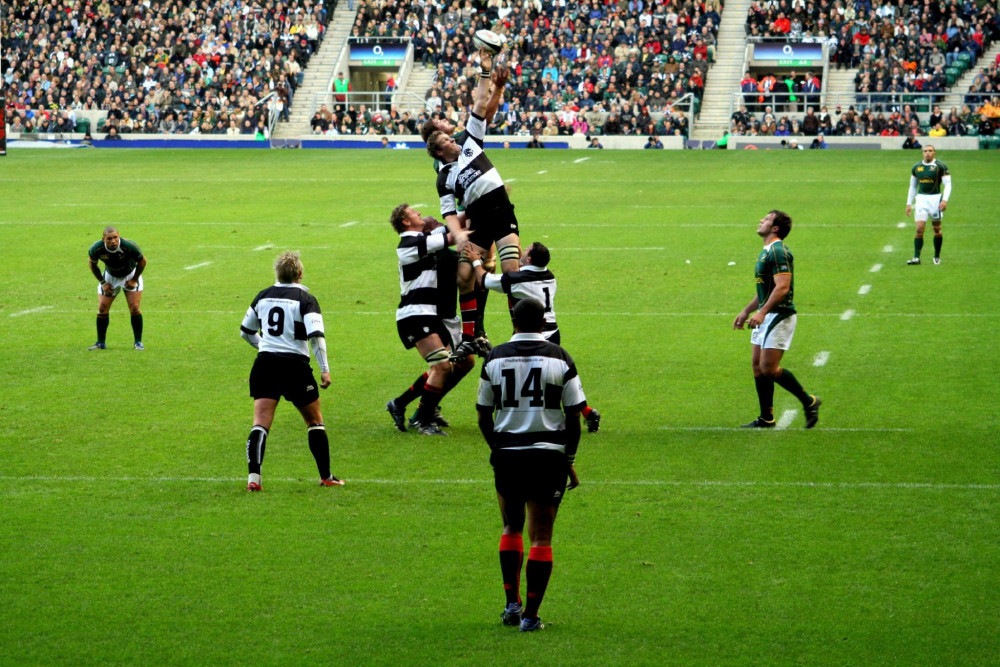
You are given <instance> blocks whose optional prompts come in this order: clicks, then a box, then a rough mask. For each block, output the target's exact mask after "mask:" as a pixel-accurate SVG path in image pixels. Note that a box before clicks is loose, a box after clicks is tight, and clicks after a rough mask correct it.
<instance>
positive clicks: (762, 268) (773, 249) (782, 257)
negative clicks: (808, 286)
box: [753, 239, 795, 314]
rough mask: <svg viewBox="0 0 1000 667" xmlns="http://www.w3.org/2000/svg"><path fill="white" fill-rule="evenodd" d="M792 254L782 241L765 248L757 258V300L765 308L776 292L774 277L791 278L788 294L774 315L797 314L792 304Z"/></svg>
mask: <svg viewBox="0 0 1000 667" xmlns="http://www.w3.org/2000/svg"><path fill="white" fill-rule="evenodd" d="M792 262H793V260H792V253H791V252H789V251H788V248H786V247H785V242H784V241H782V240H781V239H778V240H777V241H774V242H773V243H771V244H770V245H766V246H764V249H763V250H761V251H760V254H759V255H758V256H757V264H756V265H755V266H754V268H753V275H754V278H755V279H756V282H757V300H758V301H759V302H760V304H759V305H761V306H763V305H764V303H765V302H767V298H768V297H769V296H771V292H772V291H774V277H775V276H777V275H781V274H787V275H788V276H789V277H790V278H791V284H790V285H789V287H788V294H786V295H785V298H783V299H782V300H781V301H780V302H779V303H778V305H777V306H775V307H774V309H773V310H772V311H771V312H773V313H784V314H792V313H794V312H795V304H793V303H792V293H793V292H794V291H795V277H794V274H793V268H792Z"/></svg>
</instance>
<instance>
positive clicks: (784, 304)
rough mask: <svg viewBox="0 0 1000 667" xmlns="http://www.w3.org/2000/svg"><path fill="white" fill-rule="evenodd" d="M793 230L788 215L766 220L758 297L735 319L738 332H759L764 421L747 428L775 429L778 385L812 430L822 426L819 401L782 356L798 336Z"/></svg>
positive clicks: (756, 359) (761, 230)
mask: <svg viewBox="0 0 1000 667" xmlns="http://www.w3.org/2000/svg"><path fill="white" fill-rule="evenodd" d="M791 231H792V219H791V218H790V217H789V216H788V214H787V213H785V212H783V211H777V210H773V211H769V212H768V214H767V215H765V216H764V217H763V218H761V220H760V224H759V225H758V226H757V234H758V236H760V237H761V238H763V239H764V249H763V250H761V251H760V255H758V256H757V265H756V266H755V267H754V279H755V280H756V282H757V296H755V297H754V298H753V300H752V301H751V302H750V303H748V304H747V305H746V307H745V308H744V309H743V310H742V311H740V314H739V315H737V316H736V319H735V320H733V328H734V329H742V328H743V325H744V324H746V325H747V326H749V327H750V328H751V329H753V333H752V335H751V336H750V343H751V345H753V378H754V384H755V385H756V387H757V400H758V401H759V403H760V416H758V417H757V418H756V419H754V420H753V421H752V422H750V423H749V424H744V425H743V426H744V427H746V428H774V425H775V424H774V383H775V382H777V383H778V384H779V385H781V387H782V388H783V389H785V390H787V391H788V392H790V393H791V394H792V395H793V396H795V398H797V399H799V401H801V402H802V408H803V410H804V411H805V415H806V428H812V427H813V426H815V425H816V422H817V421H819V406H820V405H821V404H822V403H821V401H820V400H819V397H818V396H811V395H810V394H807V393H806V391H805V389H803V388H802V385H801V384H799V381H798V380H796V379H795V376H794V375H792V373H791V371H788V370H786V369H784V368H782V367H781V357H782V355H783V354H784V353H785V350H787V349H788V348H789V347H790V346H791V344H792V337H793V336H794V335H795V321H796V314H795V305H794V304H793V303H792V296H793V293H794V279H793V273H794V269H793V260H792V253H791V252H789V250H788V248H786V247H785V242H784V239H785V238H787V237H788V234H789V233H790V232H791ZM755 310H756V311H757V312H754V311H755ZM751 313H753V315H751Z"/></svg>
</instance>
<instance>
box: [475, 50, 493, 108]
mask: <svg viewBox="0 0 1000 667" xmlns="http://www.w3.org/2000/svg"><path fill="white" fill-rule="evenodd" d="M492 77H493V54H491V53H490V52H489V51H487V50H486V49H479V85H478V86H476V92H475V94H474V96H473V105H472V113H473V114H474V115H476V116H479V117H480V118H485V117H486V110H487V106H488V105H489V101H490V84H491V82H492V80H493V79H492Z"/></svg>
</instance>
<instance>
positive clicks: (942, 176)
mask: <svg viewBox="0 0 1000 667" xmlns="http://www.w3.org/2000/svg"><path fill="white" fill-rule="evenodd" d="M936 155H937V152H936V151H935V150H934V147H933V146H924V159H923V161H921V162H918V163H917V164H915V165H913V169H912V170H910V191H909V193H908V194H907V196H906V217H910V213H913V220H914V222H916V223H917V236H916V238H914V239H913V259H910V260H908V261H907V262H906V263H907V264H909V265H911V266H912V265H914V264H920V251H921V250H922V249H923V247H924V227H926V225H927V218H930V219H931V226H932V227H933V228H934V263H935V264H940V263H941V244H942V243H943V242H944V237H943V236H941V218H943V217H944V210H945V209H946V208H948V198H949V197H950V196H951V174H949V173H948V166H947V165H946V164H945V163H944V162H941V161H940V160H938V159H936V158H935V156H936ZM914 205H915V206H916V208H915V209H914Z"/></svg>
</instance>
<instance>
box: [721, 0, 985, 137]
mask: <svg viewBox="0 0 1000 667" xmlns="http://www.w3.org/2000/svg"><path fill="white" fill-rule="evenodd" d="M746 32H747V35H748V39H750V40H751V41H757V40H764V39H769V38H770V39H773V38H780V39H790V40H794V41H802V42H818V43H825V44H827V46H828V53H829V54H830V63H831V65H833V66H836V67H837V68H838V69H839V68H841V67H848V68H858V72H857V75H856V77H855V90H856V92H857V94H858V95H857V101H858V103H859V105H860V106H861V107H862V108H864V110H862V111H853V109H852V110H851V111H850V112H849V113H843V114H841V113H838V114H837V116H838V118H831V119H830V120H831V122H830V123H829V124H828V125H829V126H828V127H826V128H824V129H825V130H826V131H827V132H828V133H832V134H837V135H848V134H861V135H866V136H872V135H882V136H893V135H894V134H900V135H906V136H918V135H921V134H930V135H931V136H945V135H959V136H961V135H964V134H967V133H968V132H969V131H970V128H975V131H978V132H980V133H988V134H992V133H993V131H994V130H995V129H996V119H995V117H993V118H991V117H990V115H988V114H993V109H994V108H996V109H997V115H1000V99H997V100H996V103H995V104H994V103H992V102H991V100H993V98H994V97H995V96H996V95H997V94H998V93H997V90H998V84H1000V80H998V78H997V64H996V63H993V64H992V65H991V66H990V67H988V68H984V69H982V70H981V72H980V74H979V75H977V76H976V80H975V81H974V83H973V86H972V89H971V90H970V93H969V95H967V96H966V99H965V102H966V105H965V107H964V108H963V110H958V109H955V108H953V109H952V110H951V113H949V114H947V115H944V114H940V113H939V112H933V113H931V114H929V116H928V117H927V118H926V119H925V121H924V122H921V120H920V119H919V118H917V114H916V113H915V112H913V111H912V109H911V107H910V106H909V105H906V102H907V101H908V100H911V99H914V98H908V97H907V95H913V94H915V93H938V94H939V95H938V96H937V97H934V98H931V99H934V100H940V99H941V97H943V93H944V91H945V90H946V88H947V87H948V86H949V85H951V84H953V83H954V78H955V73H954V71H952V73H951V77H952V79H951V80H949V70H948V68H949V67H951V66H953V65H957V64H959V62H960V61H962V62H963V63H975V62H976V60H977V59H978V58H979V57H980V56H981V55H982V54H983V52H984V50H985V49H987V48H988V47H989V46H990V44H991V43H992V42H993V41H995V40H996V39H998V38H1000V16H998V14H997V8H996V3H995V2H985V3H976V2H974V1H973V0H884V1H883V0H754V3H753V4H752V6H751V7H750V9H749V11H748V15H747V23H746ZM762 79H763V77H762ZM784 83H785V82H783V81H778V82H777V83H776V84H774V83H772V84H771V86H773V88H774V90H773V91H772V90H771V89H770V87H769V86H767V85H766V84H765V83H763V81H761V82H757V81H752V82H751V81H748V80H747V78H744V81H743V83H742V84H741V89H742V91H743V93H744V100H745V101H747V102H748V103H750V104H751V105H752V104H753V102H754V101H755V99H758V100H759V99H761V98H762V97H764V96H763V95H762V93H773V92H775V91H776V92H778V93H779V94H784V93H785V88H784ZM800 85H801V84H800ZM764 88H767V90H764ZM797 91H799V92H800V93H801V91H802V88H801V87H799V88H797ZM750 93H754V95H750ZM767 101H769V102H778V103H780V102H781V100H780V99H778V100H775V99H774V98H773V97H771V96H770V95H768V96H767ZM806 103H807V104H808V100H807V101H806ZM868 107H871V108H870V109H868ZM980 107H982V108H980ZM751 109H753V106H751ZM984 110H985V112H986V113H983V111H984ZM824 111H825V110H821V111H820V113H819V114H817V115H820V116H822V115H824ZM765 115H766V114H765ZM984 119H985V121H986V122H984ZM785 120H786V123H785V124H786V125H787V126H788V127H789V128H791V127H792V126H794V124H795V123H794V121H788V120H787V118H786V119H785ZM802 123H803V124H805V120H803V121H802ZM781 125H782V123H781V119H778V120H777V121H776V122H775V123H773V124H772V123H768V122H765V119H764V118H759V119H751V120H750V121H749V122H748V123H738V122H735V120H734V123H733V131H734V132H736V131H744V132H747V133H750V132H752V131H757V132H758V133H764V134H766V133H768V131H769V129H770V128H772V126H773V129H774V131H779V129H780V126H781ZM771 133H774V132H771ZM792 133H793V134H794V133H795V132H794V131H793V132H792Z"/></svg>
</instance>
